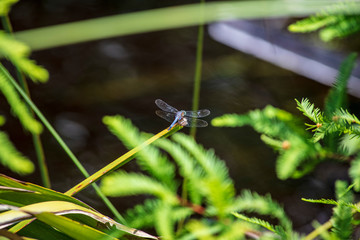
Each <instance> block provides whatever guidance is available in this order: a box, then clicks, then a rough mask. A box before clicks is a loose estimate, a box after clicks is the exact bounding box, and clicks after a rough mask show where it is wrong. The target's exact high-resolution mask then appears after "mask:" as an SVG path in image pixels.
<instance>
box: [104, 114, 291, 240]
mask: <svg viewBox="0 0 360 240" xmlns="http://www.w3.org/2000/svg"><path fill="white" fill-rule="evenodd" d="M104 123H105V124H106V125H107V126H108V127H109V129H110V131H111V132H112V133H114V134H115V135H116V136H117V137H118V138H119V139H120V140H121V141H122V142H123V143H124V145H125V146H127V147H128V148H129V149H131V148H133V147H135V146H137V145H138V144H139V143H140V142H142V141H143V140H144V136H147V135H148V134H145V133H141V132H139V131H138V130H137V129H136V128H135V126H133V125H132V124H131V122H130V121H129V120H127V119H125V118H123V117H121V116H113V117H110V116H107V117H105V118H104ZM163 151H165V152H167V154H168V155H169V156H171V157H172V159H173V160H174V162H172V161H170V159H169V157H168V156H167V155H165V154H164V153H163ZM136 158H137V160H138V163H139V165H140V167H141V168H142V170H144V171H145V172H147V174H148V175H144V174H142V173H127V172H124V171H120V172H116V173H113V174H111V175H109V176H106V177H104V178H103V180H102V184H101V189H102V191H103V192H104V193H105V194H107V195H109V196H112V197H116V196H130V195H138V194H145V195H151V196H153V198H151V199H148V200H146V201H145V202H144V203H143V204H141V205H137V206H135V207H134V208H133V209H131V210H129V211H128V212H127V214H126V216H125V219H126V221H127V223H128V224H129V225H130V226H131V227H135V228H145V227H155V229H156V231H157V233H158V234H159V235H161V237H162V238H163V239H215V238H216V239H230V238H228V237H229V236H232V237H233V238H232V239H242V238H244V236H245V235H246V234H247V232H249V231H250V230H252V229H254V227H251V226H250V225H244V226H243V227H242V228H238V227H235V226H238V225H239V224H240V223H241V222H242V220H244V219H246V220H248V222H251V223H258V224H259V225H260V226H271V227H269V230H270V231H272V232H273V234H274V235H272V238H274V239H275V238H277V237H276V236H281V237H282V238H283V239H288V238H289V236H292V235H293V232H292V224H291V221H290V220H289V218H288V217H287V216H286V214H285V212H284V210H283V208H282V207H281V206H280V205H279V204H278V203H276V202H274V201H273V200H272V199H271V197H270V196H265V197H263V196H260V195H258V194H256V193H253V192H250V191H243V193H242V194H240V195H239V196H236V191H235V187H234V184H233V181H232V180H231V179H230V177H229V174H228V170H227V168H226V166H225V164H224V162H223V161H221V160H220V159H219V158H218V157H216V155H215V154H214V152H213V151H212V150H206V149H204V148H203V147H202V146H201V145H200V144H198V143H196V142H195V141H194V140H193V139H192V138H191V137H189V136H187V135H184V134H175V135H173V136H172V139H171V140H169V139H159V140H158V141H156V143H155V146H147V147H146V148H145V149H143V150H142V151H141V152H139V153H138V155H137V156H136ZM175 164H176V165H175ZM175 169H178V172H175ZM176 174H179V175H180V176H181V179H182V183H180V182H179V180H178V178H175V176H176ZM179 193H181V195H179ZM235 212H236V213H235ZM240 212H248V213H256V214H260V215H269V216H271V217H273V218H275V219H277V220H278V225H276V226H273V225H271V224H270V223H267V222H266V221H264V220H261V219H258V218H248V217H246V216H245V215H244V214H240ZM199 217H201V218H199ZM177 224H180V226H181V225H182V224H183V225H184V226H183V227H178V230H177V231H176V230H175V229H176V228H175V226H176V225H177ZM178 226H179V225H178ZM255 229H256V228H255ZM255 229H254V230H255Z"/></svg>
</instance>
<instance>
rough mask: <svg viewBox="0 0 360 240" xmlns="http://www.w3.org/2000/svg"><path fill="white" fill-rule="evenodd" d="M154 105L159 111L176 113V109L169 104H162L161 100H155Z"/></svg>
mask: <svg viewBox="0 0 360 240" xmlns="http://www.w3.org/2000/svg"><path fill="white" fill-rule="evenodd" d="M155 104H156V106H158V107H159V108H160V109H161V110H163V111H165V112H172V113H177V112H178V110H177V109H176V108H174V107H172V106H170V105H169V104H167V103H166V102H164V101H163V100H161V99H156V100H155Z"/></svg>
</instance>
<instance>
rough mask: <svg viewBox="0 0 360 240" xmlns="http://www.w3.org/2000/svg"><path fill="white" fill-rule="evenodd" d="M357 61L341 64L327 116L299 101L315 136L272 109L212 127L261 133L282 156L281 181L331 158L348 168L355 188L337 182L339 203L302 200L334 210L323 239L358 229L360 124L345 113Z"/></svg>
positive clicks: (222, 120) (231, 118)
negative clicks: (243, 128) (355, 193)
mask: <svg viewBox="0 0 360 240" xmlns="http://www.w3.org/2000/svg"><path fill="white" fill-rule="evenodd" d="M356 57H357V55H356V54H350V55H349V57H348V58H347V59H346V60H345V61H344V62H343V64H342V66H341V68H340V70H339V75H338V77H337V79H336V82H335V83H334V87H333V88H332V89H331V90H330V92H329V94H328V96H327V98H326V100H325V111H321V110H320V109H319V108H316V107H315V105H314V104H312V103H311V102H310V101H309V100H308V99H302V100H301V101H298V100H296V103H297V108H298V109H299V110H300V111H301V112H302V113H303V114H304V115H305V116H306V117H307V118H308V119H309V120H310V121H311V122H312V123H304V124H305V125H306V126H308V128H307V130H311V131H312V134H310V133H309V132H307V131H305V130H303V127H302V125H303V124H302V121H301V120H300V119H299V118H298V117H296V116H294V115H292V114H290V113H288V112H285V111H283V110H281V109H278V108H275V107H273V106H267V107H265V108H264V109H263V110H254V111H250V112H249V113H248V114H244V115H238V114H227V115H224V116H221V117H217V118H215V119H213V120H212V125H214V126H221V127H225V126H226V127H239V126H244V125H250V126H252V127H253V128H254V129H255V130H256V131H258V132H260V133H262V135H261V139H262V140H263V141H264V142H265V143H266V144H267V145H269V146H270V147H272V148H273V149H274V150H276V151H278V152H279V157H278V159H277V165H276V172H277V175H278V177H279V178H280V179H287V178H289V177H292V178H298V177H300V176H303V175H304V174H306V173H308V172H310V171H311V170H312V169H313V168H314V167H315V166H316V165H317V164H319V163H320V162H322V161H325V160H328V159H332V160H337V161H340V162H347V163H348V164H349V165H350V167H349V175H350V177H351V178H352V185H351V186H350V187H347V183H345V182H342V181H337V182H336V193H337V200H331V199H320V200H314V199H303V200H305V201H308V202H312V203H322V204H332V205H336V207H335V208H334V209H333V217H332V228H331V232H324V233H321V234H322V238H323V239H351V236H352V234H353V228H354V226H355V225H357V223H355V222H354V221H353V220H354V219H353V215H354V213H355V212H359V207H358V206H357V204H354V203H353V201H354V197H353V193H352V189H355V190H356V191H359V190H360V131H359V130H360V121H359V119H358V118H357V117H356V116H355V115H354V114H351V113H350V112H349V111H348V110H347V109H346V85H347V81H348V79H349V77H350V76H351V71H352V69H353V67H354V62H355V60H356ZM237 216H238V217H240V218H242V219H244V220H247V221H249V222H253V223H257V224H259V225H261V226H263V227H265V228H267V229H270V230H274V227H273V226H272V225H268V223H266V222H263V221H258V220H254V219H252V218H250V219H249V218H247V217H244V216H242V215H239V214H237ZM319 229H320V228H319ZM311 239H312V238H311Z"/></svg>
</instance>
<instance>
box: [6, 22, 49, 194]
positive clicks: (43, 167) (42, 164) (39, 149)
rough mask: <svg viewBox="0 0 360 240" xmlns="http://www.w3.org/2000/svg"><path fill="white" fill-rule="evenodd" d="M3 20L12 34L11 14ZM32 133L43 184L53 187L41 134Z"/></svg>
mask: <svg viewBox="0 0 360 240" xmlns="http://www.w3.org/2000/svg"><path fill="white" fill-rule="evenodd" d="M1 22H2V26H3V27H4V29H5V31H6V32H7V33H8V34H12V33H13V31H12V25H11V23H10V19H9V16H7V15H6V16H2V17H1ZM15 68H16V75H17V77H18V79H19V82H20V84H21V87H22V89H23V90H24V91H25V92H26V94H27V96H28V97H29V99H31V96H30V91H29V88H28V85H27V82H26V79H25V77H24V75H23V74H22V73H21V71H20V69H19V68H18V67H15ZM28 108H29V110H30V114H31V115H32V116H33V117H34V112H33V111H32V110H31V109H30V107H28ZM31 135H32V140H33V144H34V148H35V152H36V158H37V160H38V164H39V169H40V175H41V180H42V184H43V186H44V187H46V188H51V183H50V177H49V171H48V167H47V164H46V159H45V154H44V149H43V146H42V142H41V138H40V134H35V133H32V134H31Z"/></svg>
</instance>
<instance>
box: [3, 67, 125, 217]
mask: <svg viewBox="0 0 360 240" xmlns="http://www.w3.org/2000/svg"><path fill="white" fill-rule="evenodd" d="M0 71H1V72H3V74H4V75H5V76H6V77H7V79H8V80H9V81H10V82H11V83H12V84H13V86H14V87H15V88H16V90H17V91H18V92H19V93H20V95H21V96H22V97H23V98H24V99H25V101H26V102H27V104H28V105H29V106H30V108H31V109H32V110H33V111H34V113H35V114H36V115H37V116H38V118H39V119H40V120H41V121H42V123H43V124H44V125H45V127H46V128H47V129H48V130H49V132H50V133H51V135H53V137H54V138H55V139H56V141H57V142H58V143H59V145H60V146H61V147H62V148H63V149H64V151H65V152H66V154H67V155H68V156H69V157H70V159H71V160H72V161H73V163H74V164H75V165H76V167H77V168H78V169H79V170H80V172H81V173H82V174H83V175H84V176H85V177H86V178H87V177H89V176H90V175H89V173H88V172H87V171H86V170H85V168H84V167H83V166H82V165H81V163H80V161H79V160H78V159H77V158H76V157H75V155H74V154H73V153H72V152H71V150H70V149H69V147H68V146H67V145H66V143H65V142H64V141H63V140H62V139H61V137H60V136H59V134H58V133H57V132H56V131H55V129H54V128H53V127H52V126H51V124H50V123H49V121H48V120H47V119H46V118H45V116H44V115H43V114H42V113H41V111H40V110H39V109H38V108H37V107H36V105H35V104H34V103H33V102H32V101H31V99H30V98H29V97H28V96H27V95H26V93H25V92H24V91H23V89H22V88H21V87H20V86H19V85H18V83H17V82H16V81H15V80H14V78H13V77H12V76H11V75H10V74H9V73H8V71H7V70H6V69H5V68H4V66H3V65H2V64H0ZM92 186H93V188H94V189H95V191H96V193H97V195H98V196H99V197H100V198H101V199H102V200H103V202H104V203H105V204H106V206H107V207H108V208H109V209H110V210H111V212H112V213H113V214H114V215H115V217H116V218H117V219H118V220H119V221H121V222H122V221H123V217H122V216H121V215H120V213H119V212H118V211H117V210H116V208H115V207H114V205H113V204H112V203H111V202H110V201H109V199H108V198H107V197H106V196H105V195H104V194H103V193H102V192H101V190H100V188H99V186H97V185H96V184H95V183H93V184H92Z"/></svg>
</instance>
